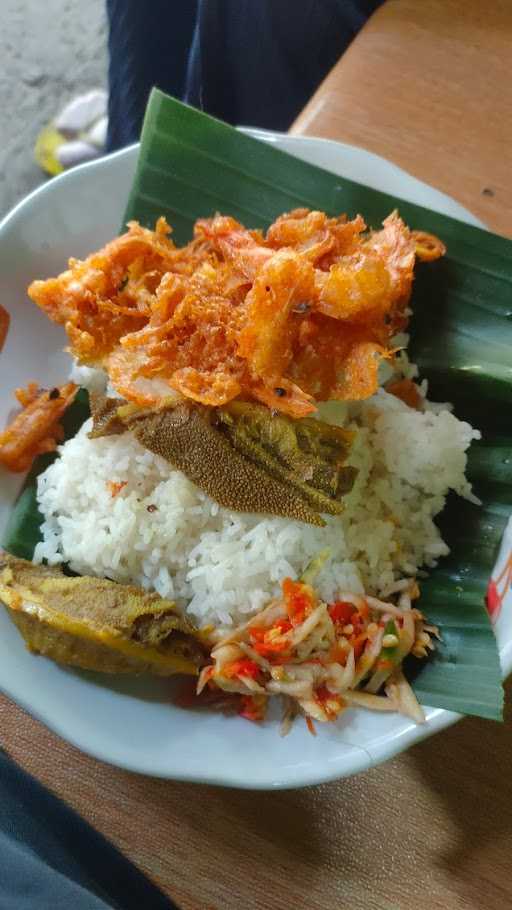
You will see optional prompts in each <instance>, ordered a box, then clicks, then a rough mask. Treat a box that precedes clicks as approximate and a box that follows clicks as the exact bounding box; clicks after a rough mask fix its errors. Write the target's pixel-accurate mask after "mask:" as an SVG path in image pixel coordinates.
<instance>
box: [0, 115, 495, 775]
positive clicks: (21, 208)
mask: <svg viewBox="0 0 512 910" xmlns="http://www.w3.org/2000/svg"><path fill="white" fill-rule="evenodd" d="M241 129H242V130H243V132H245V133H246V134H248V135H251V136H253V137H254V138H256V139H260V140H262V141H269V142H279V141H280V140H281V141H282V140H283V139H286V141H287V144H291V145H292V146H293V145H294V144H295V145H296V146H297V148H298V147H299V146H303V147H305V146H315V145H318V144H321V145H322V146H329V147H330V148H332V149H333V151H334V152H335V151H336V150H339V149H340V147H341V148H342V149H345V150H349V151H350V153H351V154H356V155H357V154H363V155H364V156H371V159H372V160H373V161H375V162H378V163H379V165H380V166H382V165H384V166H385V167H386V168H388V169H392V171H393V172H394V173H395V174H396V175H397V176H398V177H399V178H401V179H403V178H407V180H409V181H414V182H415V183H416V184H418V185H420V186H421V187H422V188H425V189H426V190H427V191H429V192H433V193H434V195H435V197H436V198H437V199H446V200H447V201H448V202H449V203H451V204H454V205H455V206H456V208H457V210H458V211H459V212H460V220H466V221H469V222H470V223H472V224H475V225H477V226H479V227H482V228H484V229H487V228H486V226H485V225H484V224H483V223H482V222H481V221H480V220H479V219H477V218H476V217H475V216H474V215H472V213H471V212H469V211H468V210H467V209H465V208H464V206H462V205H461V204H460V203H459V202H458V201H457V200H455V199H452V197H450V196H447V195H446V194H444V193H442V192H441V191H440V190H437V189H436V188H435V187H431V186H430V185H429V184H427V183H425V182H424V181H422V180H420V179H419V178H417V177H415V176H414V175H411V174H409V173H408V172H407V171H405V170H404V169H403V168H401V167H399V166H398V165H396V164H395V163H394V162H392V161H390V160H388V159H387V158H384V157H382V156H380V155H377V154H376V153H374V152H371V151H370V150H367V149H364V148H361V147H359V146H354V145H350V144H348V143H344V142H338V141H337V140H334V139H327V138H323V137H314V136H300V135H294V134H288V133H279V132H275V131H267V130H261V129H259V128H249V127H243V128H241ZM138 148H139V143H134V144H132V145H130V146H127V147H125V148H123V149H120V150H118V151H116V152H112V153H110V154H109V155H106V156H103V157H101V158H97V159H94V160H92V161H88V162H85V163H83V164H81V165H78V166H77V167H75V168H73V169H72V170H70V171H66V172H64V173H62V174H60V175H58V176H57V177H55V178H53V179H51V180H49V181H47V182H46V183H43V184H41V185H40V186H38V187H36V188H35V189H33V190H32V191H31V192H30V193H29V194H28V195H26V196H25V197H24V198H22V199H21V200H20V201H19V202H18V203H17V204H16V205H15V206H14V207H13V208H12V209H11V210H10V211H9V212H7V213H6V215H5V216H4V217H3V218H2V220H1V221H0V243H1V242H2V238H3V234H4V232H5V231H6V230H7V229H9V228H12V227H15V225H16V222H17V221H18V219H20V218H24V217H26V215H27V214H28V213H29V210H30V208H31V206H32V205H34V203H35V202H37V203H39V202H40V201H41V199H43V198H44V197H45V196H47V195H48V194H53V193H56V192H57V193H58V192H61V191H62V189H63V188H64V186H66V185H69V186H72V184H73V183H74V182H79V181H81V180H83V179H84V177H85V178H86V177H87V176H88V175H89V174H92V173H94V171H95V170H98V169H104V168H110V167H112V166H114V167H115V165H116V163H117V162H119V161H123V160H126V159H133V160H135V157H136V154H137V151H138ZM288 151H289V150H288ZM290 153H291V154H293V152H290ZM403 198H404V199H407V198H408V194H407V192H406V193H404V196H403ZM431 208H432V209H435V208H436V206H435V204H433V205H432V206H431ZM453 217H458V216H453ZM500 655H501V658H502V664H503V665H504V669H505V664H506V665H507V669H510V664H511V663H512V640H511V641H510V642H509V643H508V644H507V645H506V646H505V647H504V648H503V649H502V651H501V652H500ZM43 659H44V658H43ZM15 689H16V686H13V687H12V688H9V687H6V686H5V684H4V683H2V682H0V690H1V691H3V692H4V693H5V694H6V695H7V696H8V697H9V698H12V699H13V700H14V701H15V702H16V703H17V704H19V705H20V706H21V707H22V708H23V710H25V711H27V713H29V714H31V715H32V716H33V717H35V718H36V719H37V720H38V721H40V722H42V723H43V724H44V725H45V726H46V727H48V728H49V729H50V730H52V731H53V732H55V733H56V734H57V735H58V736H60V737H61V738H62V739H64V740H66V741H67V742H69V743H71V744H72V745H73V746H75V747H77V748H79V749H80V750H81V751H83V752H84V753H86V754H88V755H91V756H93V757H95V758H97V759H99V760H101V761H105V762H107V763H108V764H111V765H114V766H117V767H120V768H123V769H124V770H128V771H132V772H138V773H146V774H151V775H152V776H155V777H161V778H165V779H172V780H176V781H186V782H195V783H208V784H213V785H218V786H227V787H235V788H240V789H254V790H272V789H288V788H295V787H303V786H309V785H313V784H320V783H327V782H330V781H333V780H339V779H341V778H343V777H346V776H349V775H352V774H356V773H360V772H361V771H363V770H366V769H368V768H370V767H374V766H376V765H378V764H380V763H381V762H383V761H386V760H387V759H390V758H393V757H394V756H396V755H398V754H400V753H401V752H403V751H405V749H408V748H409V747H410V746H412V745H413V744H415V743H417V742H420V741H422V740H424V739H426V738H428V737H429V736H432V735H434V734H435V733H437V732H440V731H441V730H443V729H446V728H447V727H449V726H451V725H452V724H454V723H456V722H457V721H458V720H460V719H461V716H462V715H460V714H457V713H455V712H452V711H448V710H445V709H442V708H436V709H432V708H431V709H427V710H428V711H429V717H428V720H427V722H426V723H425V724H423V725H417V726H413V727H411V728H408V729H406V730H405V731H403V733H401V734H395V735H393V736H392V737H391V738H390V739H389V740H386V741H385V742H384V743H379V744H377V745H376V746H373V745H372V751H371V752H369V751H367V750H366V749H365V748H364V746H357V744H355V743H354V744H353V746H354V748H357V750H358V753H359V754H357V755H356V754H354V755H353V757H352V762H351V767H350V768H349V769H346V768H339V767H337V766H336V762H335V761H333V762H332V765H333V767H332V768H327V767H326V768H325V769H324V772H323V773H322V774H318V773H315V772H314V771H313V769H311V770H310V771H309V772H308V771H307V770H306V771H304V772H303V773H302V774H296V775H293V774H292V775H291V777H290V779H287V780H286V779H282V778H281V777H278V776H277V775H276V778H275V779H274V780H267V779H265V780H257V779H249V780H247V775H246V774H245V776H243V775H242V771H241V772H240V775H239V779H237V777H236V775H234V774H233V773H231V774H228V775H227V776H226V775H223V774H222V771H219V770H210V771H209V772H208V773H205V774H204V775H199V774H197V773H194V772H193V771H191V772H187V769H186V768H184V769H181V770H177V769H170V770H169V771H167V772H160V771H159V770H156V771H155V770H154V769H153V768H148V767H145V766H143V763H142V764H139V765H138V766H135V765H134V763H133V762H130V761H129V760H128V761H123V760H122V758H119V757H116V758H115V759H113V758H112V756H109V755H108V754H106V753H103V752H102V750H101V748H91V747H90V746H88V745H87V742H83V741H82V738H81V736H80V735H75V734H74V731H73V730H71V732H70V731H69V729H67V728H66V725H65V724H61V723H59V718H58V716H57V717H54V716H53V715H52V714H51V713H50V714H47V713H45V712H44V711H43V710H39V709H38V708H34V706H33V705H32V704H31V703H30V701H29V699H27V698H25V697H24V696H23V695H22V694H21V693H18V692H16V691H15ZM276 735H277V734H276Z"/></svg>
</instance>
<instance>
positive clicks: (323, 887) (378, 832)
mask: <svg viewBox="0 0 512 910" xmlns="http://www.w3.org/2000/svg"><path fill="white" fill-rule="evenodd" d="M511 48H512V3H510V0H503V2H489V3H484V2H480V0H472V2H471V0H459V2H455V0H390V2H389V3H387V4H386V5H385V6H384V7H383V8H382V9H381V10H380V11H379V12H378V13H377V14H376V15H375V16H374V17H373V19H372V20H371V21H370V22H369V24H368V25H367V26H366V27H365V29H364V30H363V31H362V33H361V34H360V36H359V37H358V38H357V39H356V41H355V42H354V43H353V45H352V46H351V47H350V49H349V50H348V52H347V53H346V54H345V56H344V57H343V58H342V60H341V61H340V62H339V64H338V65H337V67H336V68H335V69H334V71H333V72H332V73H331V75H330V76H329V77H328V79H327V80H326V82H325V83H324V85H323V86H322V87H321V88H320V89H319V91H318V92H317V93H316V95H315V97H314V98H313V99H312V100H311V102H310V103H309V104H308V106H307V107H306V109H305V111H304V112H303V114H302V115H301V116H300V117H299V119H298V120H297V122H296V124H295V125H294V127H293V130H294V132H307V133H310V134H312V135H323V136H329V137H331V138H336V139H342V140H344V141H347V142H352V143H354V144H359V145H363V146H365V147H367V148H370V149H372V150H373V151H375V152H378V153H380V154H382V155H385V156H386V157H387V158H389V159H391V160H393V161H395V162H396V163H397V164H399V165H401V166H403V167H404V168H406V169H407V170H408V171H410V172H411V173H414V174H416V175H417V176H418V177H421V178H423V179H425V180H427V181H429V182H431V183H432V184H434V185H436V186H438V187H440V188H441V189H443V190H445V191H446V192H448V193H451V194H452V195H453V196H455V197H456V198H457V199H459V200H460V201H461V202H462V203H463V204H465V205H466V206H467V207H468V208H470V209H472V210H473V211H474V212H475V213H476V214H477V215H479V216H480V217H481V218H482V219H484V220H485V221H487V223H488V224H489V225H490V226H491V227H493V228H495V229H496V230H498V231H502V232H503V233H511V231H512V218H511V213H512V186H511V184H510V183H509V178H510V163H511V153H510V149H511V148H512V118H511V116H510V112H511V110H512V81H511V79H510V65H509V64H510V59H511ZM0 730H1V742H2V745H3V746H4V747H5V748H6V749H7V750H8V751H9V752H10V754H11V755H12V756H13V757H14V758H15V759H16V760H17V761H18V762H19V763H20V764H21V765H23V766H24V767H25V768H27V769H28V770H29V771H31V772H32V773H33V774H35V775H36V776H37V777H38V778H39V779H40V780H42V781H43V782H44V783H45V784H47V785H48V786H49V787H50V788H51V789H52V790H54V791H55V792H56V793H58V794H59V795H60V796H62V797H63V798H64V799H66V800H67V801H68V802H69V803H70V804H71V805H72V806H74V807H75V808H76V809H78V811H79V812H81V813H82V815H84V816H85V817H86V818H87V819H89V820H90V821H91V822H92V824H93V825H95V826H96V827H97V828H98V829H99V830H101V831H102V832H104V833H105V834H106V835H107V836H108V837H109V838H111V839H112V840H113V841H114V842H115V843H116V844H118V845H119V847H120V848H121V849H122V850H123V851H124V852H125V853H126V854H127V855H128V856H129V857H130V858H131V859H132V860H133V861H134V862H135V863H136V864H137V865H138V866H139V867H140V868H141V869H143V870H144V871H145V872H146V873H147V874H149V875H150V876H151V877H152V878H153V879H154V880H155V881H156V882H157V883H158V884H159V885H160V886H161V887H162V888H163V889H164V891H166V892H167V893H168V894H169V895H170V896H172V897H173V898H174V899H175V900H176V901H177V903H178V904H179V905H180V907H181V908H182V910H268V908H270V907H271V908H272V910H356V908H357V910H360V908H361V910H416V908H422V910H423V908H425V910H427V908H428V910H430V908H444V910H459V908H460V910H463V908H475V910H477V908H478V910H480V908H485V910H505V908H507V907H511V906H512V874H511V873H512V775H511V773H510V761H511V756H512V724H510V723H509V724H508V725H507V724H506V725H504V726H499V725H497V724H492V723H487V722H484V721H480V720H475V719H468V720H464V721H462V722H461V723H460V724H458V725H457V726H456V727H453V728H451V729H450V730H448V731H446V732H445V733H443V734H442V735H440V736H437V737H435V738H433V739H430V740H428V741H426V742H425V743H423V744H421V745H418V746H415V747H414V748H413V749H411V750H410V751H409V752H408V753H407V754H404V755H402V756H400V757H399V758H396V759H394V760H393V761H390V762H388V763H387V764H386V765H384V766H381V767H379V768H375V769H373V770H371V771H368V772H366V773H365V774H360V775H359V776H357V777H355V778H352V779H350V780H344V781H340V782H339V783H333V784H329V785H324V786H321V787H316V788H310V789H306V790H301V791H289V792H282V793H246V792H236V791H230V790H224V789H213V788H207V787H204V786H193V785H184V784H174V783H169V782H165V781H159V780H152V779H149V778H145V777H140V776H136V775H131V774H128V773H126V772H123V771H120V770H117V769H115V768H111V767H108V766H106V765H103V764H101V763H99V762H97V761H95V760H93V759H91V758H88V757H86V756H83V755H81V754H79V753H78V752H77V751H76V750H75V749H74V748H73V747H71V746H69V745H67V744H66V743H64V742H61V741H60V740H59V739H57V738H56V737H55V736H53V735H52V734H51V733H49V732H48V731H47V730H46V729H44V728H43V727H42V726H41V725H40V724H38V723H37V722H36V721H34V720H33V719H31V718H30V717H28V716H27V715H26V714H24V713H23V711H21V709H19V708H18V707H16V706H15V705H13V704H11V703H10V702H8V701H7V700H6V699H0Z"/></svg>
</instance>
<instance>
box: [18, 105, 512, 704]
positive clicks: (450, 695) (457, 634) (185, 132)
mask: <svg viewBox="0 0 512 910" xmlns="http://www.w3.org/2000/svg"><path fill="white" fill-rule="evenodd" d="M297 206H308V207H310V208H316V209H323V210H324V211H326V212H328V213H330V214H333V215H334V214H339V213H340V212H346V213H347V214H348V215H350V216H353V215H355V214H356V213H358V212H360V213H361V214H362V215H363V216H364V217H365V220H366V221H367V222H368V223H369V224H370V225H372V226H378V225H379V224H380V222H381V221H382V219H383V218H384V217H385V216H386V215H387V214H389V212H390V211H391V210H392V209H394V208H396V207H398V209H399V211H400V214H401V215H402V216H403V218H404V219H405V221H406V222H407V223H408V224H409V225H410V226H411V227H412V228H418V229H422V230H426V231H431V232H432V233H435V234H438V235H439V236H441V237H442V239H443V240H444V242H445V243H446V245H447V247H448V255H447V256H446V258H445V259H443V260H441V261H439V262H437V263H435V264H429V265H428V266H420V267H419V268H418V271H417V277H416V281H415V287H414V295H413V309H414V314H415V315H414V318H413V321H412V325H411V333H412V344H411V349H412V356H413V357H414V359H415V360H416V361H417V363H418V364H419V366H420V370H421V373H422V375H423V376H426V377H427V378H428V380H429V383H430V396H431V397H432V398H434V399H437V400H441V401H451V402H454V404H455V406H456V412H457V415H458V416H459V417H462V418H465V419H467V420H469V421H470V422H471V423H473V425H474V426H477V427H479V429H481V431H482V434H483V440H482V442H481V443H480V444H477V445H475V446H473V447H472V452H471V455H470V465H469V475H470V478H471V479H472V481H473V482H474V484H475V492H476V494H477V495H478V496H479V497H480V498H481V499H482V502H483V505H482V507H478V506H475V505H472V504H471V503H467V502H461V501H460V500H456V499H455V497H454V499H453V501H450V502H449V504H448V507H447V509H446V511H445V513H443V516H442V519H441V521H440V524H441V525H442V531H443V534H444V536H445V539H446V540H447V541H448V543H449V545H450V547H451V549H452V551H451V554H450V557H449V558H447V559H444V560H443V561H442V563H441V564H440V566H439V567H438V568H437V569H436V570H434V571H433V572H432V573H431V575H430V577H429V578H428V579H427V580H426V581H425V582H423V583H422V592H423V593H422V599H421V607H422V610H423V611H424V613H425V614H426V615H427V616H428V617H429V619H430V620H431V621H432V622H434V623H436V624H437V625H438V626H439V628H440V630H441V634H442V642H441V644H440V645H439V647H438V649H437V651H436V653H435V655H434V656H433V658H432V659H431V660H430V661H429V662H428V663H425V662H421V664H420V663H418V662H414V661H413V662H412V663H413V664H415V665H414V666H411V667H410V668H409V669H410V672H411V674H412V677H414V688H415V691H416V693H417V695H418V697H419V699H420V701H421V702H422V703H423V704H428V705H432V706H434V707H442V708H447V709H450V710H453V711H458V712H461V713H465V714H475V715H480V716H482V717H490V718H496V719H499V718H501V716H502V702H503V692H502V686H501V673H500V666H499V658H498V652H497V647H496V640H495V637H494V633H493V630H492V627H491V624H490V621H489V618H488V614H487V611H486V609H485V592H486V586H487V582H488V579H489V576H490V573H491V570H492V568H493V565H494V562H495V558H496V555H497V550H498V545H499V541H500V539H501V535H502V533H503V529H504V526H505V524H506V520H507V518H508V514H509V512H510V510H511V506H512V477H511V472H510V469H509V468H508V467H507V464H510V463H511V462H510V458H511V455H512V428H511V425H510V414H511V413H512V243H511V242H510V241H508V240H506V239H504V238H502V237H497V236H495V235H493V234H491V233H489V232H487V231H483V230H480V229H478V228H475V227H472V226H469V225H466V224H463V223H461V222H459V221H457V220H455V219H453V218H449V217H447V216H444V215H440V214H437V213H435V212H432V211H430V210H428V209H424V208H422V207H421V206H417V205H414V204H412V203H410V202H406V201H403V200H399V199H396V198H395V197H392V196H389V195H387V194H386V193H381V192H378V191H376V190H373V189H369V188H368V187H365V186H362V185H360V184H357V183H355V182H353V181H351V180H347V179H344V178H340V177H338V176H336V175H334V174H331V173H329V172H327V171H325V170H322V169H320V168H318V167H315V166H313V165H310V164H307V163H305V162H302V161H299V160H297V159H295V158H293V157H291V156H290V155H288V154H286V153H284V152H281V151H279V150H278V149H276V148H274V147H273V146H272V145H270V144H266V143H263V142H260V141H257V140H255V139H253V138H251V137H248V136H246V135H244V134H242V133H240V132H238V131H237V130H235V129H233V128H232V127H230V126H227V125H226V124H224V123H221V122H220V121H218V120H215V119H213V118H211V117H209V116H207V115H205V114H203V113H201V112H199V111H196V110H194V109H193V108H190V107H188V106H186V105H184V104H181V103H180V102H178V101H175V100H174V99H172V98H169V97H168V96H166V95H164V94H163V93H162V92H160V91H157V90H154V91H153V93H152V95H151V98H150V101H149V104H148V108H147V112H146V118H145V122H144V129H143V133H142V139H141V148H140V154H139V160H138V166H137V172H136V175H135V180H134V184H133V187H132V191H131V194H130V198H129V201H128V206H127V209H126V213H125V219H124V220H125V221H128V220H129V219H132V218H134V219H137V220H138V221H140V222H141V223H142V224H144V225H146V226H153V225H154V222H155V220H156V218H157V217H159V216H160V215H165V216H166V217H167V219H168V221H169V223H170V224H171V225H172V226H173V229H174V235H173V236H174V238H175V240H176V241H177V242H178V243H182V242H185V241H187V240H188V239H189V238H190V236H191V232H192V226H193V223H194V221H195V219H196V218H198V217H205V216H208V215H212V214H214V213H215V212H217V211H219V212H222V213H224V214H230V215H233V216H234V217H236V218H238V219H239V220H240V221H242V222H243V223H244V224H246V225H247V226H248V227H265V226H267V225H268V224H269V223H270V222H271V221H273V220H274V219H275V218H276V217H277V216H278V215H280V214H281V213H282V212H284V211H286V210H289V209H292V208H295V207H297ZM33 506H34V503H32V507H33ZM15 511H16V510H15ZM38 521H39V519H38V517H37V514H36V511H33V513H32V526H33V527H32V531H33V530H34V526H37V527H36V536H37V529H38V527H39V524H38ZM14 525H15V526H16V522H14ZM17 527H18V532H17V533H18V539H17V543H16V541H13V539H11V538H10V537H9V534H8V535H7V538H6V540H5V542H4V546H5V548H6V549H7V550H9V551H10V552H16V553H17V554H18V555H23V556H27V552H26V551H25V552H21V549H20V547H22V546H23V539H22V538H23V534H24V533H26V532H27V531H28V529H29V527H30V516H29V514H28V511H27V510H26V515H25V524H24V525H20V523H19V522H18V525H17ZM26 539H27V540H30V541H32V540H33V539H34V534H32V537H30V535H29V534H28V533H27V538H26ZM13 543H14V546H16V547H17V548H18V549H14V548H13ZM26 549H29V547H27V548H26ZM28 558H30V556H28Z"/></svg>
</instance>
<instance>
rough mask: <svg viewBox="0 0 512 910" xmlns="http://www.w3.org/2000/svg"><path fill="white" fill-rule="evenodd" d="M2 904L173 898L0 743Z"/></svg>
mask: <svg viewBox="0 0 512 910" xmlns="http://www.w3.org/2000/svg"><path fill="white" fill-rule="evenodd" d="M70 773H71V771H70ZM0 910H176V906H175V904H172V903H171V902H170V901H169V900H168V899H167V898H166V897H165V895H163V894H162V892H161V891H159V890H158V889H157V888H156V887H155V886H154V885H152V884H151V882H149V881H148V879H146V878H145V877H144V876H143V875H142V873H141V872H139V871H138V870H137V869H136V868H135V867H134V866H132V864H131V863H130V862H129V861H128V860H127V859H126V858H125V857H124V856H123V855H122V854H121V853H119V851H118V850H116V848H115V847H114V846H113V845H112V844H111V843H109V841H107V840H105V838H104V837H102V836H101V835H100V834H98V832H97V831H95V830H94V829H93V828H91V827H90V825H88V824H87V823H86V822H85V821H83V819H81V818H80V817H79V816H78V815H77V814H76V813H75V812H73V810H72V809H70V808H69V807H68V806H66V805H65V804H64V803H63V802H61V801H60V800H59V799H57V797H55V796H53V794H51V793H50V792H49V791H48V790H45V788H44V787H42V786H41V784H39V783H38V782H37V781H35V780H34V779H33V778H32V777H30V776H29V775H28V774H26V773H25V772H24V771H22V770H21V769H20V768H19V767H17V766H16V765H15V764H14V763H13V762H12V761H10V759H9V758H8V757H7V755H6V754H5V752H3V751H2V750H0Z"/></svg>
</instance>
